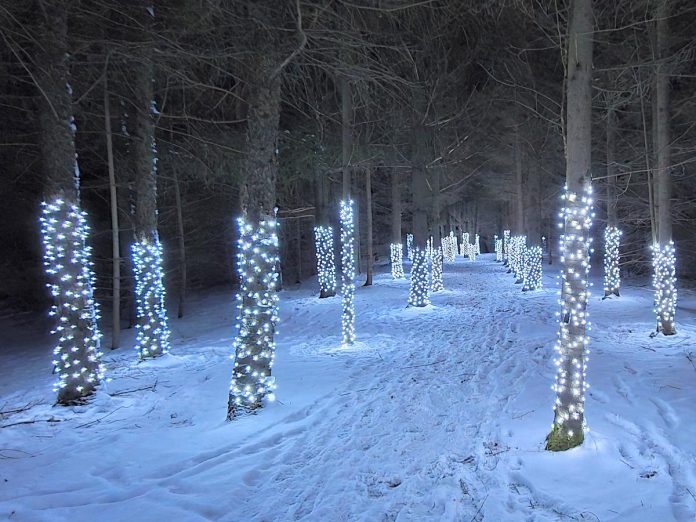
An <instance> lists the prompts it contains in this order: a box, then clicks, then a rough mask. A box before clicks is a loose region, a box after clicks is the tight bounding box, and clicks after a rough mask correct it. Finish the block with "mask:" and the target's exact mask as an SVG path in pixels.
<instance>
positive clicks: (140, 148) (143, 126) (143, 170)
mask: <svg viewBox="0 0 696 522" xmlns="http://www.w3.org/2000/svg"><path fill="white" fill-rule="evenodd" d="M154 17H155V12H154V10H153V8H152V7H150V3H149V2H147V1H144V0H143V1H139V2H138V3H136V4H135V6H134V10H133V11H132V13H131V19H132V20H133V21H134V22H135V23H137V24H138V25H137V27H135V28H134V29H133V31H132V35H133V36H132V39H133V41H134V46H133V56H132V59H131V60H130V64H129V65H130V67H131V76H130V78H131V81H132V85H131V91H132V103H133V105H134V120H133V126H132V133H131V152H132V155H133V169H134V177H135V213H134V216H133V225H134V235H135V242H134V243H133V245H132V247H131V250H132V253H133V271H134V273H135V281H136V284H135V295H136V303H137V320H136V324H135V327H136V331H137V335H136V341H135V342H136V348H137V350H138V356H139V357H140V359H148V358H154V357H159V356H161V355H163V354H165V353H167V352H168V351H169V347H170V342H169V337H170V332H169V323H168V319H167V307H166V303H165V289H164V261H163V252H162V244H161V242H160V239H159V233H158V231H157V159H158V158H157V146H156V140H155V120H154V118H155V116H156V115H157V108H156V105H155V100H154V96H153V81H154V66H153V63H152V56H151V54H152V42H151V38H152V26H153V22H154Z"/></svg>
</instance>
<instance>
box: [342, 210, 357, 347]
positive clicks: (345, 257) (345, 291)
mask: <svg viewBox="0 0 696 522" xmlns="http://www.w3.org/2000/svg"><path fill="white" fill-rule="evenodd" d="M340 217H341V267H342V272H341V282H342V286H341V295H342V297H341V303H342V305H343V311H342V314H341V332H342V336H343V344H344V345H349V344H353V343H354V342H355V225H354V221H353V201H352V200H351V201H341V213H340Z"/></svg>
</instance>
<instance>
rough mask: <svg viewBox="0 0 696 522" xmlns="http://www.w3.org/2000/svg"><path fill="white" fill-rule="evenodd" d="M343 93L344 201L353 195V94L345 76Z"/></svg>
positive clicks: (342, 85) (342, 84) (342, 86)
mask: <svg viewBox="0 0 696 522" xmlns="http://www.w3.org/2000/svg"><path fill="white" fill-rule="evenodd" d="M339 88H340V91H341V153H342V158H343V160H342V165H343V199H350V195H351V170H352V167H351V163H352V156H353V94H352V92H351V88H350V83H349V82H348V79H347V78H346V77H345V76H341V79H340V80H339Z"/></svg>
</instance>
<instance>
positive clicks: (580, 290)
mask: <svg viewBox="0 0 696 522" xmlns="http://www.w3.org/2000/svg"><path fill="white" fill-rule="evenodd" d="M563 198H564V200H565V205H564V207H563V209H562V211H561V213H560V217H561V222H560V223H559V226H560V228H562V229H564V233H563V234H562V235H561V238H560V253H561V264H562V267H563V268H562V270H561V275H560V279H561V290H560V299H559V304H560V306H561V311H560V313H558V315H559V318H560V321H559V332H558V341H557V342H556V346H555V350H556V353H557V357H556V359H555V361H554V362H555V364H556V368H557V372H556V380H555V383H554V385H553V386H552V389H553V390H554V391H555V392H556V401H555V404H554V407H553V409H554V411H555V415H554V423H553V426H552V431H551V434H550V435H549V439H548V443H547V448H549V449H567V448H568V447H573V446H576V445H578V444H580V443H581V442H582V440H583V438H584V435H583V432H584V431H586V429H587V427H586V423H585V417H584V412H585V391H586V389H587V388H588V384H587V379H586V377H587V362H588V360H589V353H590V352H589V350H588V349H587V345H588V343H589V337H588V335H587V331H588V330H590V328H591V325H590V322H589V320H588V313H587V302H588V299H589V296H590V292H589V290H588V287H589V286H590V285H589V283H588V281H587V275H588V273H589V271H590V254H591V253H592V238H591V237H590V227H591V226H592V219H593V217H594V214H593V213H592V188H591V187H590V186H588V187H587V189H586V193H585V195H584V196H582V198H580V197H578V195H577V194H576V193H574V192H569V191H568V189H567V188H566V189H565V192H564V195H563Z"/></svg>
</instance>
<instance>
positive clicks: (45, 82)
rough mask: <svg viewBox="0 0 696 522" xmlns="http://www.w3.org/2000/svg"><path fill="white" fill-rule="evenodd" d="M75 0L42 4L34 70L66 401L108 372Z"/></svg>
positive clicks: (62, 399) (48, 257)
mask: <svg viewBox="0 0 696 522" xmlns="http://www.w3.org/2000/svg"><path fill="white" fill-rule="evenodd" d="M69 6H70V4H69V2H67V1H64V0H56V1H54V2H49V3H46V4H44V5H43V6H42V8H41V9H37V12H36V16H37V17H38V20H37V22H38V24H39V31H40V37H41V45H40V46H38V52H37V55H36V63H37V68H36V71H35V74H34V77H35V79H36V82H37V84H38V86H39V88H40V90H41V95H40V96H39V111H38V119H39V147H40V151H41V160H42V170H43V174H44V180H45V184H46V185H45V186H46V194H45V196H46V198H45V200H44V205H43V211H42V219H41V224H42V236H43V242H44V248H45V251H44V259H45V266H46V273H47V275H48V287H49V288H50V289H51V294H52V296H53V307H52V310H51V316H53V317H54V318H55V320H56V324H55V327H54V329H53V333H54V335H55V336H56V338H57V345H56V347H55V348H54V352H53V353H54V360H53V366H54V372H55V373H56V374H57V381H56V384H55V386H54V390H55V391H57V392H58V403H59V404H74V403H76V402H80V401H81V400H82V399H83V398H84V397H86V396H88V395H91V394H92V393H93V392H94V390H95V389H96V387H97V385H98V384H99V381H100V380H101V379H102V376H103V372H104V370H103V366H102V364H101V363H100V357H101V352H100V337H101V334H100V333H99V329H98V326H97V319H98V310H97V305H96V303H95V302H94V298H93V275H92V263H91V251H90V249H89V247H87V245H86V241H87V237H88V227H87V225H86V221H85V214H84V213H83V212H82V211H81V209H80V199H79V183H80V177H79V169H78V164H77V158H76V154H75V141H74V138H75V137H74V133H75V123H74V119H73V112H72V88H71V87H70V83H69V71H68V62H67V60H68V48H67V17H68V11H69Z"/></svg>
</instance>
